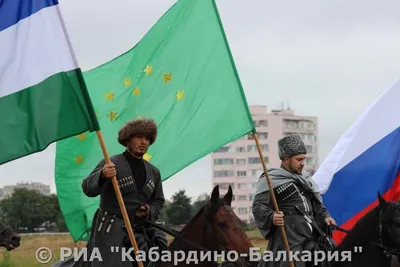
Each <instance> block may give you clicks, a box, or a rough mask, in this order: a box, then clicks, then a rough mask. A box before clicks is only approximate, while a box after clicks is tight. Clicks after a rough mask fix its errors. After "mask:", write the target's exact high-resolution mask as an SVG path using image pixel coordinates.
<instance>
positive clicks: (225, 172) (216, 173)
mask: <svg viewBox="0 0 400 267" xmlns="http://www.w3.org/2000/svg"><path fill="white" fill-rule="evenodd" d="M233 175H234V172H233V171H232V170H222V171H214V177H233Z"/></svg>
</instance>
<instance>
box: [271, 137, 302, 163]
mask: <svg viewBox="0 0 400 267" xmlns="http://www.w3.org/2000/svg"><path fill="white" fill-rule="evenodd" d="M278 148H279V158H280V159H281V160H282V159H284V158H286V157H293V156H296V155H299V154H307V151H306V147H305V145H304V142H303V140H302V139H301V136H300V135H298V134H291V135H288V136H285V137H283V138H282V139H280V140H279V141H278Z"/></svg>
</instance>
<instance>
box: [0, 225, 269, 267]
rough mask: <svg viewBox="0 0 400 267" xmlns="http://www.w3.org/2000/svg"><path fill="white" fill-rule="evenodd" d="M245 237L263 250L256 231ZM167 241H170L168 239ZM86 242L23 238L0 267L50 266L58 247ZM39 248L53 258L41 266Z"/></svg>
mask: <svg viewBox="0 0 400 267" xmlns="http://www.w3.org/2000/svg"><path fill="white" fill-rule="evenodd" d="M247 236H248V237H249V238H250V239H251V241H252V243H253V245H254V246H255V247H261V249H265V247H266V241H265V240H264V239H263V238H262V237H261V235H260V233H259V231H258V230H252V231H248V232H247ZM169 240H172V238H171V237H169ZM85 245H86V242H78V243H74V242H73V240H72V238H71V237H70V236H69V235H65V236H63V235H46V236H23V237H22V240H21V246H20V247H19V248H17V249H15V250H13V251H11V252H8V251H6V249H4V248H1V252H0V267H43V266H51V264H53V263H54V262H56V261H57V260H58V259H59V255H60V249H59V248H60V247H69V248H74V247H84V246H85ZM40 247H48V248H50V249H51V252H52V255H53V258H52V260H51V261H50V262H49V263H47V264H43V263H40V262H38V261H37V260H36V251H37V250H38V249H39V248H40Z"/></svg>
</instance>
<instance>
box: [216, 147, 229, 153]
mask: <svg viewBox="0 0 400 267" xmlns="http://www.w3.org/2000/svg"><path fill="white" fill-rule="evenodd" d="M229 150H230V147H229V146H223V147H220V148H219V149H217V150H216V151H215V152H216V153H226V152H229Z"/></svg>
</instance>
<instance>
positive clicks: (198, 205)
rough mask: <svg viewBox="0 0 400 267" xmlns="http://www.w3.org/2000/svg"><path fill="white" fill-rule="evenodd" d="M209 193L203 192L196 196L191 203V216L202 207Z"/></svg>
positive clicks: (207, 199)
mask: <svg viewBox="0 0 400 267" xmlns="http://www.w3.org/2000/svg"><path fill="white" fill-rule="evenodd" d="M210 198H211V197H210V195H209V194H207V193H203V194H201V195H199V196H198V197H197V200H196V201H195V202H194V203H193V205H192V216H194V215H196V213H197V212H199V210H200V209H201V207H203V206H204V205H205V204H206V203H207V202H208V201H209V200H210Z"/></svg>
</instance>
